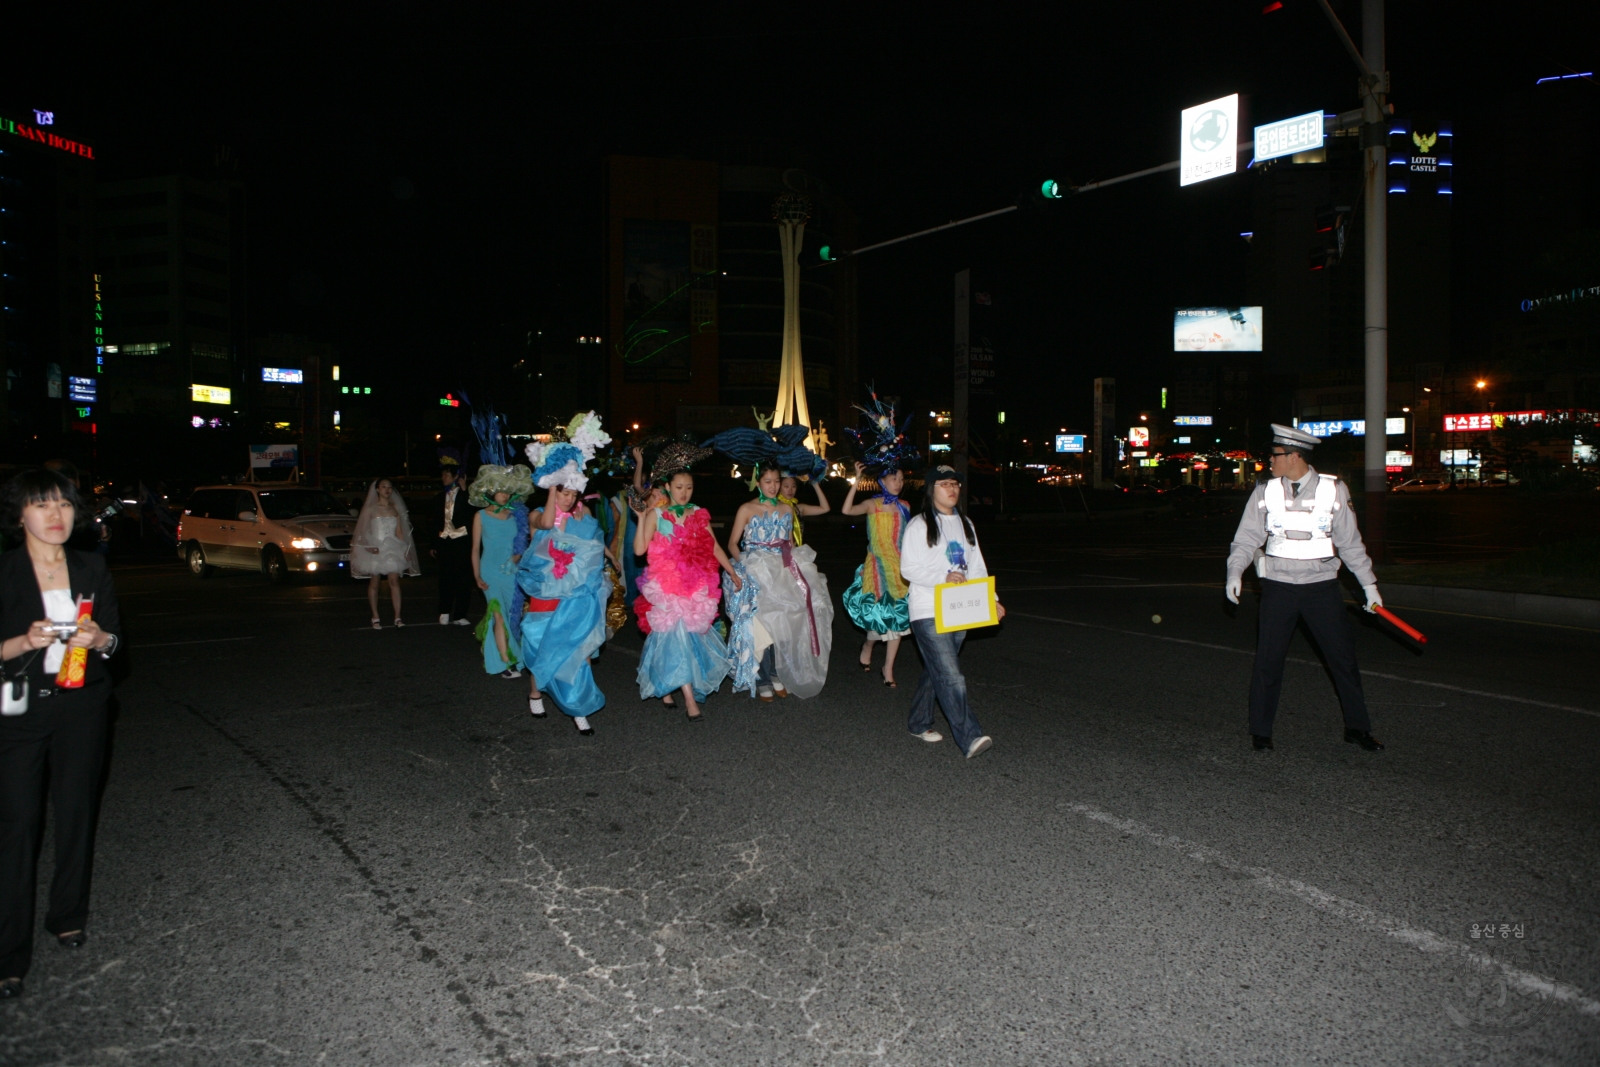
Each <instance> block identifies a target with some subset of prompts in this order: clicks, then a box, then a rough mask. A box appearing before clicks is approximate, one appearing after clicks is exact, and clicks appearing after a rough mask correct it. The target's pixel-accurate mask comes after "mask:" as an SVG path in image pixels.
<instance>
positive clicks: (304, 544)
mask: <svg viewBox="0 0 1600 1067" xmlns="http://www.w3.org/2000/svg"><path fill="white" fill-rule="evenodd" d="M319 543H320V542H319V541H318V540H317V539H316V538H315V537H296V538H295V539H294V540H293V541H290V542H289V544H290V545H292V546H294V547H295V548H316V547H317V545H318V544H319Z"/></svg>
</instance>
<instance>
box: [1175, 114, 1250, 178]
mask: <svg viewBox="0 0 1600 1067" xmlns="http://www.w3.org/2000/svg"><path fill="white" fill-rule="evenodd" d="M1178 125H1179V130H1180V132H1179V137H1178V184H1179V185H1180V186H1183V185H1193V184H1194V183H1195V182H1203V181H1206V180H1208V179H1210V178H1220V177H1222V176H1223V175H1224V174H1232V173H1233V172H1234V171H1236V170H1237V169H1238V168H1239V94H1238V93H1234V94H1232V95H1231V96H1224V97H1222V98H1221V99H1219V100H1209V101H1207V102H1206V103H1204V104H1197V105H1196V106H1194V107H1188V108H1184V109H1183V114H1182V115H1181V116H1180V118H1179V121H1178Z"/></svg>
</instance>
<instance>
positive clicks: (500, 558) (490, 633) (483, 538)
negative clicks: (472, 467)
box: [467, 463, 533, 678]
mask: <svg viewBox="0 0 1600 1067" xmlns="http://www.w3.org/2000/svg"><path fill="white" fill-rule="evenodd" d="M532 492H533V474H532V472H531V471H529V470H528V468H527V467H525V466H523V465H522V464H521V463H517V464H514V465H513V466H510V467H503V466H500V465H499V464H496V463H485V464H484V465H483V466H481V467H479V468H478V476H477V477H476V478H474V479H473V481H472V485H471V486H470V487H469V488H468V490H467V495H468V496H469V497H470V498H471V500H472V503H473V505H474V506H475V507H478V508H481V509H482V510H481V511H479V512H478V513H477V514H476V515H474V516H473V517H472V574H473V577H474V578H475V579H476V581H477V583H478V588H479V589H482V590H483V595H484V599H486V600H487V601H488V602H489V605H488V610H487V611H485V612H484V616H483V618H482V620H480V621H479V623H478V629H477V636H478V640H479V642H481V643H482V645H483V669H484V670H485V671H487V672H488V673H490V674H498V675H499V676H500V677H502V678H520V677H522V672H521V671H520V670H519V669H518V663H519V660H520V657H519V656H518V653H517V642H516V640H515V638H514V637H513V636H512V635H513V634H515V633H517V624H518V622H519V621H520V616H521V596H520V594H519V593H518V591H517V582H516V574H517V563H518V560H519V558H520V556H521V555H522V553H523V551H524V550H525V548H526V546H527V544H528V536H529V534H528V508H527V505H526V503H525V501H526V500H527V499H528V496H529V494H530V493H532ZM519 542H520V543H519Z"/></svg>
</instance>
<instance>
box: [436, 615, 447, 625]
mask: <svg viewBox="0 0 1600 1067" xmlns="http://www.w3.org/2000/svg"><path fill="white" fill-rule="evenodd" d="M439 625H440V626H449V625H450V616H448V615H440V616H439Z"/></svg>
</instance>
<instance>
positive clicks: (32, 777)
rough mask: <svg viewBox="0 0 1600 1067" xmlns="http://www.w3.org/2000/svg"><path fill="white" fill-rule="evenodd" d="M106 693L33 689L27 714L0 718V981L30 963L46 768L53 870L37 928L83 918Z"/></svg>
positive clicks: (62, 926) (58, 929)
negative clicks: (47, 694)
mask: <svg viewBox="0 0 1600 1067" xmlns="http://www.w3.org/2000/svg"><path fill="white" fill-rule="evenodd" d="M110 696H111V687H110V686H109V685H104V684H102V685H96V686H90V687H88V688H87V689H84V690H79V691H76V692H73V691H70V690H69V691H58V692H57V693H56V695H55V696H52V697H45V698H41V697H40V696H39V694H38V693H37V692H34V693H33V694H32V697H31V699H30V700H29V705H30V706H29V708H28V710H27V712H25V713H24V714H22V715H17V716H10V717H7V718H0V979H3V978H20V977H22V976H24V975H26V974H27V973H28V965H29V964H30V963H31V962H32V960H33V908H34V898H35V897H36V896H37V876H38V875H37V864H38V858H39V847H40V834H41V832H42V831H43V829H44V812H45V808H44V804H45V797H44V791H45V777H46V774H47V773H48V776H49V779H50V804H51V806H52V807H54V808H55V831H56V832H55V839H56V840H55V863H56V870H55V877H54V879H52V881H51V883H50V909H49V911H48V912H47V913H46V914H45V919H44V928H45V929H46V930H48V931H50V933H52V934H62V933H66V932H68V931H70V930H82V929H83V928H84V924H85V923H86V922H87V921H88V918H89V874H90V868H91V867H92V866H93V861H94V829H95V818H96V814H97V809H98V806H99V799H100V780H101V775H102V773H103V772H104V770H105V763H106V741H107V721H108V716H107V711H106V701H107V700H108V699H109V697H110Z"/></svg>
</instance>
